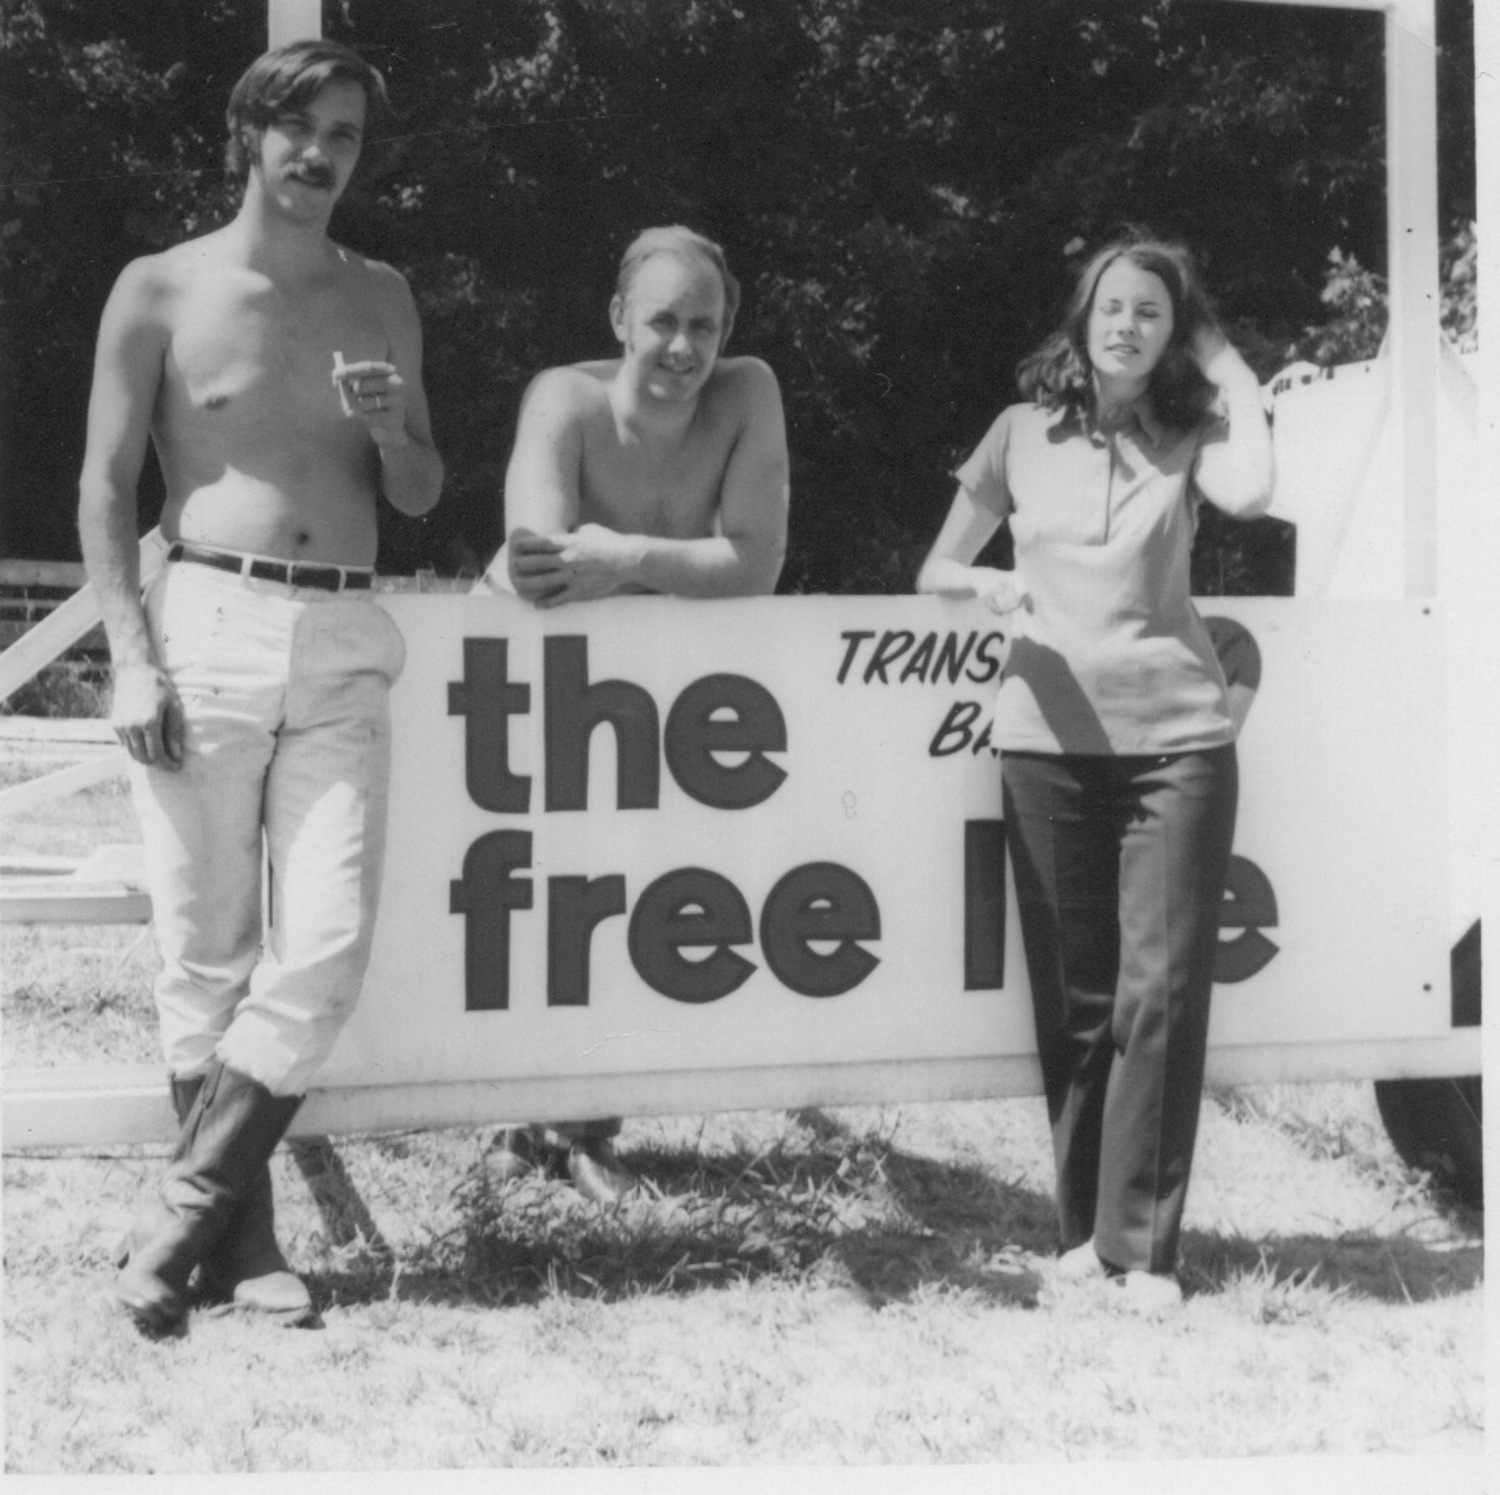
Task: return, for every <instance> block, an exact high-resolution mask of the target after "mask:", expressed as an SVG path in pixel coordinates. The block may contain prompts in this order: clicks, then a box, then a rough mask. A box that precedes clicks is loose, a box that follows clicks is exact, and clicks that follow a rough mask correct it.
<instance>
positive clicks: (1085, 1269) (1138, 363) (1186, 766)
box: [918, 236, 1272, 1309]
mask: <svg viewBox="0 0 1500 1495" xmlns="http://www.w3.org/2000/svg"><path fill="white" fill-rule="evenodd" d="M1017 382H1018V384H1019V386H1020V389H1021V393H1022V394H1023V395H1024V396H1025V401H1024V403H1021V404H1016V405H1011V406H1010V407H1009V408H1007V409H1006V410H1004V411H1002V412H1001V414H1000V416H999V417H998V418H997V419H996V421H995V422H994V424H993V425H992V426H991V427H990V429H989V431H988V432H987V434H986V435H985V437H984V439H983V440H982V441H981V442H980V444H979V446H978V448H977V449H976V450H975V452H974V454H973V455H972V456H971V457H970V458H969V459H968V461H966V462H965V463H964V464H963V466H962V467H960V468H959V469H958V473H957V477H958V485H959V486H958V491H957V493H956V495H955V497H954V499H953V503H952V507H951V508H950V510H949V512H948V517H947V520H946V521H945V523H944V525H943V528H942V531H941V532H940V534H939V535H938V538H937V541H936V542H935V544H934V545H933V548H932V550H931V552H930V554H929V555H928V557H927V559H926V561H925V562H924V563H923V566H922V569H921V573H920V575H919V577H918V589H919V590H921V591H924V592H937V593H941V594H942V595H944V596H950V597H977V598H980V599H982V600H983V601H984V602H985V603H986V604H987V605H988V606H989V607H990V608H992V609H993V610H994V611H996V612H997V613H1001V614H1003V615H1006V616H1008V617H1010V618H1011V619H1012V621H1013V623H1014V625H1015V627H1014V635H1015V636H1014V639H1013V643H1012V647H1011V652H1010V656H1009V659H1008V661H1007V664H1006V668H1005V671H1004V674H1003V677H1002V682H1001V687H1000V692H999V695H998V697H997V700H996V707H995V721H994V726H993V729H992V740H993V741H994V742H995V743H996V744H997V745H998V746H999V747H1000V749H1001V774H1002V781H1003V791H1004V811H1005V828H1006V838H1007V843H1008V845H1009V847H1010V853H1011V860H1012V865H1013V868H1014V872H1015V880H1016V893H1017V901H1018V904H1019V908H1020V914H1021V930H1022V937H1023V940H1024V943H1025V947H1026V961H1027V969H1028V972H1029V975H1030V981H1031V989H1032V1003H1033V1008H1034V1011H1035V1016H1036V1029H1037V1044H1038V1051H1039V1054H1040V1058H1041V1063H1042V1072H1043V1080H1044V1085H1045V1089H1046V1095H1047V1109H1048V1116H1049V1119H1050V1122H1051V1128H1052V1140H1053V1151H1054V1156H1055V1160H1056V1167H1057V1210H1058V1222H1059V1227H1060V1233H1061V1252H1062V1255H1061V1259H1060V1260H1059V1262H1058V1263H1057V1264H1056V1266H1055V1268H1054V1273H1053V1276H1054V1278H1055V1280H1057V1281H1097V1282H1099V1283H1101V1284H1108V1290H1109V1291H1110V1292H1111V1293H1115V1292H1116V1291H1117V1292H1118V1298H1117V1300H1118V1301H1119V1302H1121V1303H1122V1304H1125V1305H1128V1306H1132V1307H1139V1308H1145V1309H1155V1308H1161V1307H1166V1306H1170V1305H1171V1304H1173V1303H1175V1302H1177V1301H1180V1299H1181V1288H1180V1286H1179V1284H1178V1281H1177V1277H1176V1268H1177V1251H1178V1238H1179V1235H1180V1231H1181V1222H1182V1209H1183V1203H1184V1200H1185V1197H1186V1192H1187V1184H1188V1174H1189V1171H1190V1168H1191V1164H1192V1156H1193V1146H1194V1142H1195V1139H1196V1135H1197V1125H1198V1109H1199V1102H1200V1099H1201V1094H1202V1084H1203V1065H1204V1054H1205V1050H1206V1046H1207V1034H1208V1008H1209V992H1210V988H1211V985H1212V981H1213V961H1214V952H1215V947H1216V944H1217V933H1218V920H1219V910H1220V905H1221V902H1222V900H1223V896H1224V883H1225V878H1226V876H1227V872H1228V864H1229V855H1230V846H1231V842H1232V839H1233V834H1234V818H1235V806H1236V799H1237V786H1238V779H1237V768H1236V762H1235V748H1234V737H1235V725H1234V720H1233V718H1232V716H1231V713H1230V710H1229V706H1228V702H1227V699H1226V688H1225V681H1224V676H1223V673H1222V671H1221V669H1220V667H1219V663H1218V661H1217V659H1216V658H1215V653H1214V646H1213V643H1212V641H1211V640H1210V638H1209V636H1208V633H1207V631H1206V630H1205V628H1204V625H1203V622H1202V620H1201V619H1200V618H1199V616H1198V613H1197V611H1196V609H1195V608H1194V607H1193V604H1192V600H1191V596H1190V587H1189V559H1190V554H1191V549H1192V540H1193V533H1194V530H1195V528H1196V523H1197V515H1198V508H1199V505H1200V503H1201V502H1202V501H1203V500H1205V499H1206V500H1207V501H1208V502H1210V503H1212V504H1214V505H1215V506H1216V507H1217V508H1219V509H1222V510H1223V511H1224V512H1225V513H1228V514H1230V515H1234V516H1236V517H1240V518H1248V517H1252V516H1254V515H1255V514H1258V513H1260V512H1261V511H1263V510H1264V508H1265V506H1266V505H1267V503H1268V502H1269V500H1270V492H1271V480H1272V463H1271V443H1270V433H1269V430H1268V428H1267V424H1266V418H1265V413H1264V410H1263V408H1262V405H1261V399H1260V387H1259V383H1258V381H1257V380H1256V377H1255V375H1254V373H1253V372H1252V371H1251V369H1250V368H1249V367H1248V365H1246V363H1245V361H1244V360H1243V359H1242V358H1241V357H1240V355H1239V354H1238V353H1237V352H1236V351H1235V349H1234V348H1233V347H1231V346H1230V344H1229V343H1228V342H1227V340H1226V339H1225V337H1224V335H1223V333H1222V331H1221V330H1220V329H1219V326H1218V323H1217V321H1216V319H1215V317H1214V314H1213V311H1212V308H1211V306H1210V303H1209V300H1208V297H1207V295H1206V293H1205V291H1204V289H1203V286H1202V283H1201V281H1200V279H1199V277H1198V274H1197V271H1196V269H1195V267H1194V265H1193V262H1192V260H1191V258H1190V256H1189V255H1188V253H1187V252H1186V251H1185V250H1184V249H1183V248H1182V247H1181V246H1179V245H1175V244H1170V243H1165V242H1162V241H1160V240H1155V239H1151V238H1146V237H1143V236H1132V237H1129V238H1123V239H1120V240H1117V241H1116V242H1114V243H1111V244H1109V245H1107V246H1106V247H1105V248H1103V249H1101V250H1100V251H1099V253H1097V254H1096V255H1094V256H1093V258H1092V259H1091V260H1090V261H1089V262H1088V264H1087V265H1086V266H1085V267H1084V269H1083V271H1082V273H1081V274H1080V276H1079V278H1078V282H1077V285H1076V288H1075V290H1074V293H1073V296H1072V299H1071V301H1070V303H1069V306H1068V309H1067V312H1066V314H1065V316H1064V318H1063V321H1062V325H1061V327H1060V328H1059V329H1058V330H1057V331H1056V332H1055V333H1054V334H1053V335H1052V336H1051V337H1049V338H1048V339H1047V340H1046V341H1045V342H1044V343H1043V344H1042V345H1041V346H1040V347H1039V348H1038V349H1037V350H1036V351H1035V352H1034V353H1032V354H1031V355H1030V356H1029V357H1027V358H1026V359H1024V360H1023V361H1022V362H1021V364H1020V366H1019V369H1018V371H1017ZM1002 523H1009V525H1010V528H1011V535H1012V539H1013V540H1014V547H1015V570H1014V571H1002V570H999V569H997V568H994V567H989V566H976V565H974V564H973V562H974V560H975V558H976V557H977V556H978V555H979V554H980V552H981V551H982V550H983V548H984V546H985V545H986V543H987V542H988V541H989V540H990V538H991V537H992V536H993V535H994V533H995V531H996V530H997V529H998V527H999V526H1000V525H1001V524H1002Z"/></svg>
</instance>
